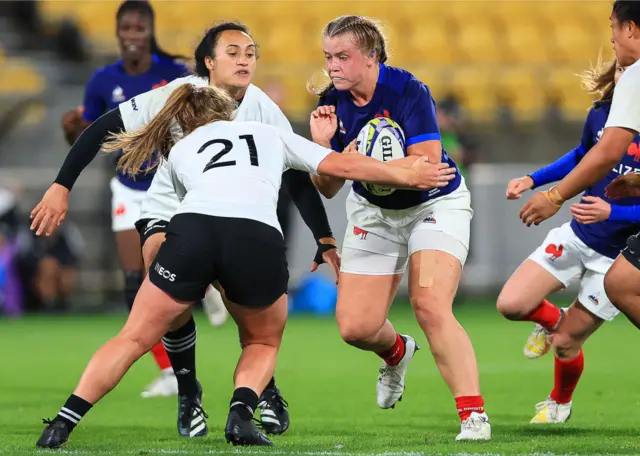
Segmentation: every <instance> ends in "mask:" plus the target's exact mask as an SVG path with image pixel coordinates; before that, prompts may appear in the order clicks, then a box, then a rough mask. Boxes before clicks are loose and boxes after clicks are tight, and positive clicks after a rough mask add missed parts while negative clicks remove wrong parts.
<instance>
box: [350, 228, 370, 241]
mask: <svg viewBox="0 0 640 456" xmlns="http://www.w3.org/2000/svg"><path fill="white" fill-rule="evenodd" d="M367 234H369V232H368V231H366V230H363V229H362V228H358V227H357V226H354V227H353V235H354V236H360V239H362V240H365V239H367Z"/></svg>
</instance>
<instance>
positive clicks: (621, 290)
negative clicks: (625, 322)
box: [604, 255, 640, 329]
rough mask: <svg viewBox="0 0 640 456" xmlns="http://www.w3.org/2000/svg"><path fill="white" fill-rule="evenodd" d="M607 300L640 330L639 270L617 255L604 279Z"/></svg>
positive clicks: (622, 256) (623, 257)
mask: <svg viewBox="0 0 640 456" xmlns="http://www.w3.org/2000/svg"><path fill="white" fill-rule="evenodd" d="M604 289H605V292H606V293H607V296H608V297H609V300H610V301H611V302H612V303H613V305H614V306H616V308H617V309H618V310H619V311H620V312H622V313H623V314H625V315H626V317H627V318H628V319H629V321H631V323H633V324H634V325H635V326H636V328H638V329H640V269H638V268H637V267H636V266H634V265H633V264H632V263H631V262H630V261H629V260H628V259H627V258H626V257H625V256H624V255H618V258H616V261H614V262H613V265H611V268H609V271H607V275H606V276H605V278H604Z"/></svg>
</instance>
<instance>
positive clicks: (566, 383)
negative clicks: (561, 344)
mask: <svg viewBox="0 0 640 456" xmlns="http://www.w3.org/2000/svg"><path fill="white" fill-rule="evenodd" d="M554 370H555V372H554V381H553V391H551V394H550V397H551V399H553V400H554V401H556V402H557V403H558V404H567V403H568V402H571V398H572V397H573V392H574V390H575V389H576V386H577V385H578V381H579V380H580V376H581V375H582V371H583V370H584V354H583V352H582V349H581V350H580V353H578V356H576V357H575V358H573V359H570V360H568V361H567V360H562V359H560V358H558V357H557V356H556V362H555V369H554Z"/></svg>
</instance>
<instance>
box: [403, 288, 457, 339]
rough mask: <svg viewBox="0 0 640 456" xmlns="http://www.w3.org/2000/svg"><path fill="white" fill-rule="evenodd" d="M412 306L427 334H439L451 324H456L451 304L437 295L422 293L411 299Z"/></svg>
mask: <svg viewBox="0 0 640 456" xmlns="http://www.w3.org/2000/svg"><path fill="white" fill-rule="evenodd" d="M411 305H412V306H413V312H414V313H415V315H416V319H417V320H418V323H419V324H420V327H422V329H423V330H425V331H426V332H427V333H430V334H433V333H437V332H439V331H441V330H442V329H443V328H446V327H447V326H448V324H449V323H451V322H455V317H454V316H453V312H452V311H451V303H450V302H447V300H446V299H445V298H443V297H442V296H438V295H437V294H435V293H422V294H421V295H420V296H418V297H415V298H411Z"/></svg>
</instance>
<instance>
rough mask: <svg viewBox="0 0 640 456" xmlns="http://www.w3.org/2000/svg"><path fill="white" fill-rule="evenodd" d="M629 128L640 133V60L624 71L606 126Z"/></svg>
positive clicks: (616, 89) (614, 93)
mask: <svg viewBox="0 0 640 456" xmlns="http://www.w3.org/2000/svg"><path fill="white" fill-rule="evenodd" d="M604 127H605V128H609V127H619V128H628V129H629V130H633V131H635V132H636V134H637V133H640V60H638V61H637V62H636V63H634V64H633V65H631V66H630V67H629V68H627V69H626V70H625V72H624V73H622V76H621V77H620V80H619V81H618V83H617V84H616V88H615V90H614V91H613V101H612V102H611V110H610V111H609V117H608V118H607V123H606V124H605V126H604Z"/></svg>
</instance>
